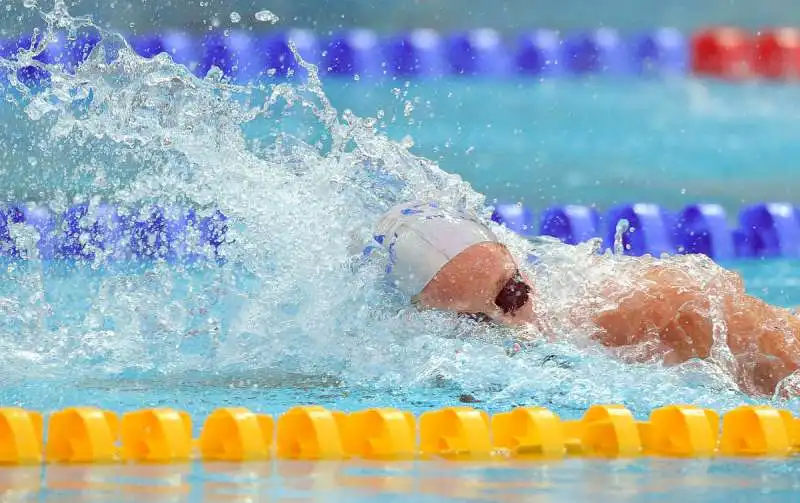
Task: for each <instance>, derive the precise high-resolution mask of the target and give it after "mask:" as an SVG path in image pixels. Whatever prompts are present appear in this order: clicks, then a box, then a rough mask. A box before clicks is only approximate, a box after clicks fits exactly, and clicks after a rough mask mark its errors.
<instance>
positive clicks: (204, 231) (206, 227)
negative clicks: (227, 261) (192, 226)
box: [199, 210, 233, 261]
mask: <svg viewBox="0 0 800 503" xmlns="http://www.w3.org/2000/svg"><path fill="white" fill-rule="evenodd" d="M228 225H229V224H228V217H226V216H225V215H224V214H222V212H221V211H219V210H215V211H214V213H213V214H211V216H207V217H203V218H202V219H200V225H199V227H200V243H201V244H202V245H204V246H205V245H209V246H210V247H211V248H212V249H213V250H214V259H215V260H217V261H220V260H222V259H223V256H222V254H221V253H220V250H221V248H222V246H223V245H225V244H233V241H229V240H228V239H227V234H228V230H229V227H228Z"/></svg>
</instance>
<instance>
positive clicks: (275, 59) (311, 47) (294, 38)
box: [257, 29, 322, 78]
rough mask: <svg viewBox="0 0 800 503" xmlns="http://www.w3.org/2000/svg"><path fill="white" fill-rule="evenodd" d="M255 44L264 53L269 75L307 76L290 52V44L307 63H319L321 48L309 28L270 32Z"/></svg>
mask: <svg viewBox="0 0 800 503" xmlns="http://www.w3.org/2000/svg"><path fill="white" fill-rule="evenodd" d="M257 44H258V50H259V51H260V52H262V53H263V55H264V61H265V63H264V66H265V70H266V72H267V75H268V76H270V77H279V78H285V77H288V76H297V77H301V78H305V77H306V76H307V75H306V71H305V69H303V68H302V67H301V66H300V64H299V63H298V61H297V58H295V56H294V54H292V50H291V48H290V44H292V45H294V47H295V49H296V50H297V52H298V54H299V55H300V57H301V58H303V60H304V61H306V62H307V63H312V64H315V65H318V64H319V63H320V54H321V53H322V50H321V49H320V46H319V41H318V40H317V38H316V37H315V36H314V33H313V32H311V31H309V30H299V29H298V30H289V31H286V32H279V33H271V34H268V35H266V36H264V37H260V38H259V41H258V42H257Z"/></svg>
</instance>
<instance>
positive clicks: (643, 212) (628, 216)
mask: <svg viewBox="0 0 800 503" xmlns="http://www.w3.org/2000/svg"><path fill="white" fill-rule="evenodd" d="M623 219H625V220H627V221H628V223H629V224H630V227H629V229H628V230H627V231H625V232H624V233H623V234H622V246H623V253H624V254H625V255H636V256H641V255H645V254H650V255H653V256H656V257H658V256H660V255H661V254H663V253H674V252H675V247H674V245H673V243H672V229H673V227H674V226H673V217H672V216H671V215H670V214H669V213H668V212H667V211H666V210H664V209H663V208H661V207H660V206H658V205H655V204H633V205H620V206H616V207H614V208H611V209H610V210H609V211H608V213H607V214H606V238H605V244H606V246H607V247H608V248H610V249H612V250H613V249H614V240H615V237H616V233H617V224H618V223H619V222H620V221H621V220H623Z"/></svg>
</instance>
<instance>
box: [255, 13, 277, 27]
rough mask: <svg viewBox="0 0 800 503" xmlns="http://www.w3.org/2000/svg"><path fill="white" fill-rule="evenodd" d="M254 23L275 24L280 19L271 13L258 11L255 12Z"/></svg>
mask: <svg viewBox="0 0 800 503" xmlns="http://www.w3.org/2000/svg"><path fill="white" fill-rule="evenodd" d="M256 21H261V22H262V23H272V24H275V23H277V22H278V21H280V19H279V18H278V16H276V15H275V14H273V13H272V11H268V10H260V11H258V12H256Z"/></svg>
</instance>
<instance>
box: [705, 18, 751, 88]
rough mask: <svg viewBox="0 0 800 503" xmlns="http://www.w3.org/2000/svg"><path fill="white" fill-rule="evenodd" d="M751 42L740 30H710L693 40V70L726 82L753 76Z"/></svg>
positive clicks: (747, 35)
mask: <svg viewBox="0 0 800 503" xmlns="http://www.w3.org/2000/svg"><path fill="white" fill-rule="evenodd" d="M751 54H752V39H751V37H750V35H749V34H748V33H747V32H745V31H744V30H741V29H739V28H730V27H722V28H709V29H707V30H703V31H701V32H699V33H697V34H696V35H695V36H694V37H693V39H692V70H693V71H694V72H695V73H696V74H698V75H708V76H714V77H721V78H726V79H738V78H744V77H747V76H748V75H750V72H751V69H750V61H751Z"/></svg>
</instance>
